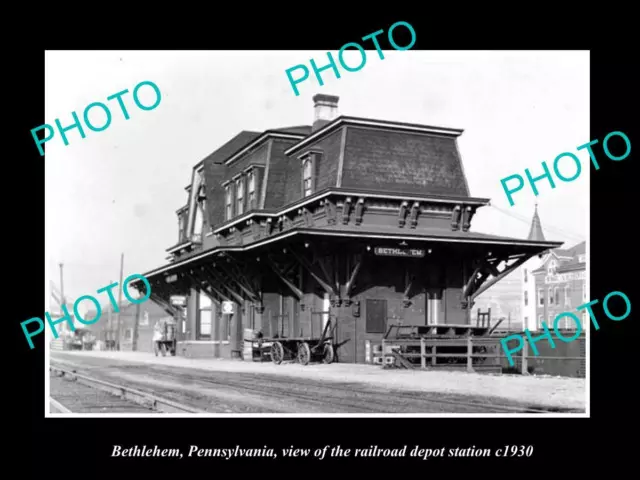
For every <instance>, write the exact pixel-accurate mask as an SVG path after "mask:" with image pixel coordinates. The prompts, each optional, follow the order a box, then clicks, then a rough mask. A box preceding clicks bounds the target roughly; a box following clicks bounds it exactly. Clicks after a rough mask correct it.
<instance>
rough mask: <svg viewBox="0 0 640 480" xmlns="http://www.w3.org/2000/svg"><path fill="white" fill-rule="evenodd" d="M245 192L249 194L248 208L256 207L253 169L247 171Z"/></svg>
mask: <svg viewBox="0 0 640 480" xmlns="http://www.w3.org/2000/svg"><path fill="white" fill-rule="evenodd" d="M247 194H248V195H249V210H251V209H252V208H257V205H256V174H255V172H254V171H253V170H250V171H249V173H247Z"/></svg>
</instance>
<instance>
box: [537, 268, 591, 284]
mask: <svg viewBox="0 0 640 480" xmlns="http://www.w3.org/2000/svg"><path fill="white" fill-rule="evenodd" d="M586 278H587V272H585V271H584V270H583V271H581V272H570V273H558V274H556V275H547V276H545V277H544V283H565V282H569V281H571V280H585V279H586Z"/></svg>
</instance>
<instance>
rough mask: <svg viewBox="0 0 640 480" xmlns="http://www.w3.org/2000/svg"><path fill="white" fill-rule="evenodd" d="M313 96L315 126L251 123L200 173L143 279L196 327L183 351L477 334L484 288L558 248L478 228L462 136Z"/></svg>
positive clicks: (347, 348) (348, 349)
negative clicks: (393, 331) (230, 309)
mask: <svg viewBox="0 0 640 480" xmlns="http://www.w3.org/2000/svg"><path fill="white" fill-rule="evenodd" d="M313 100H314V113H315V116H314V122H313V125H312V126H297V127H289V128H274V129H272V130H267V131H264V132H251V131H242V132H240V133H238V135H236V136H235V137H234V138H232V139H230V140H229V141H228V142H227V143H226V144H224V145H222V146H221V147H220V148H219V149H218V150H216V151H215V152H213V153H212V154H211V155H209V156H208V157H206V158H204V159H203V160H202V161H200V162H199V163H198V164H196V165H195V166H194V168H193V172H192V179H191V183H190V185H189V186H188V187H187V188H186V193H187V195H186V197H187V198H186V204H185V205H184V206H183V207H182V208H180V209H179V210H178V211H177V215H178V225H179V240H178V242H177V243H176V244H175V245H174V246H172V247H170V248H169V249H168V253H169V255H170V256H169V258H168V263H167V264H166V265H163V266H160V267H158V268H156V269H154V270H153V271H150V272H147V273H145V274H144V275H145V277H146V278H147V279H148V280H149V282H150V284H151V287H152V288H151V290H152V291H151V300H153V301H154V302H157V303H158V304H159V305H162V307H163V308H164V309H166V310H167V311H169V312H172V313H173V314H174V315H175V318H176V320H177V321H178V322H179V326H178V332H184V333H181V336H182V337H181V338H179V340H180V341H179V344H178V352H177V354H178V355H187V356H214V355H221V356H223V357H230V358H234V357H241V356H242V350H243V332H244V330H245V329H253V330H259V331H261V332H262V334H263V335H264V337H267V338H269V337H271V338H272V337H311V338H318V337H320V336H321V333H322V331H323V329H324V327H325V326H326V325H327V324H329V327H328V329H329V331H330V332H331V333H332V336H333V342H334V346H335V348H336V355H337V361H340V362H348V363H363V362H365V361H366V356H367V352H366V348H365V345H366V343H367V340H369V341H371V342H379V341H380V340H381V339H382V337H383V336H384V335H385V333H386V332H387V331H388V329H389V327H390V326H393V325H417V326H433V325H438V326H443V328H445V329H449V330H451V331H452V332H453V331H455V332H462V331H465V330H466V331H470V329H471V328H472V325H471V311H472V308H473V303H474V298H476V296H477V295H479V294H480V293H482V292H483V291H484V290H486V289H487V288H489V287H490V286H491V285H493V284H495V283H496V282H497V281H499V280H500V279H502V278H503V277H504V276H506V275H507V274H509V273H510V272H511V271H513V269H515V268H517V267H518V266H520V265H522V264H523V263H524V262H525V261H526V260H528V259H529V258H531V257H533V256H536V255H538V254H540V253H542V252H544V251H546V250H549V249H552V248H557V247H559V246H560V245H561V242H551V241H537V240H521V239H514V238H505V237H498V236H494V235H488V234H483V233H475V232H473V231H472V230H471V224H472V220H473V217H474V214H475V213H476V211H477V209H478V208H480V207H482V206H484V205H487V204H488V203H489V200H488V199H484V198H475V197H472V196H471V194H470V192H469V187H468V185H467V179H466V177H465V174H464V169H463V165H462V159H461V156H460V152H459V150H458V145H457V138H458V137H459V136H460V135H461V134H462V132H463V131H462V130H457V129H451V128H441V127H432V126H426V125H414V124H406V123H399V122H391V121H385V120H372V119H365V118H354V117H348V116H337V104H338V97H335V96H331V95H322V94H319V95H316V96H315V97H314V98H313ZM136 285H137V288H139V289H141V290H142V291H144V285H143V284H141V283H140V282H138V283H137V284H136ZM172 296H185V297H186V315H185V316H183V312H182V311H181V307H177V306H174V305H172V304H171V297H172ZM222 301H225V302H233V303H234V305H235V307H234V313H233V314H232V315H221V311H220V310H221V308H220V306H221V302H222ZM223 319H224V322H223ZM180 322H184V326H182V325H181V324H180ZM474 325H475V321H474Z"/></svg>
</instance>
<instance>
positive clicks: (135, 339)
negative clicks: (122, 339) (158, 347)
mask: <svg viewBox="0 0 640 480" xmlns="http://www.w3.org/2000/svg"><path fill="white" fill-rule="evenodd" d="M139 324H140V304H139V303H136V320H135V323H134V324H133V338H132V342H131V350H132V351H134V352H135V351H137V350H138V325H139Z"/></svg>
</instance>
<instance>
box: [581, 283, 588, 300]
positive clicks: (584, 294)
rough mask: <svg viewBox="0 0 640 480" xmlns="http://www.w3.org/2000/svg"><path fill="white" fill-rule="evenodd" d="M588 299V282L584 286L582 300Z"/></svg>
mask: <svg viewBox="0 0 640 480" xmlns="http://www.w3.org/2000/svg"><path fill="white" fill-rule="evenodd" d="M586 299H587V282H584V283H583V284H582V300H586Z"/></svg>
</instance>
